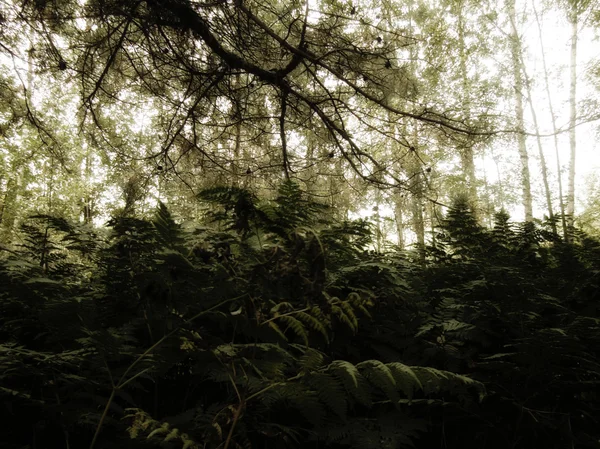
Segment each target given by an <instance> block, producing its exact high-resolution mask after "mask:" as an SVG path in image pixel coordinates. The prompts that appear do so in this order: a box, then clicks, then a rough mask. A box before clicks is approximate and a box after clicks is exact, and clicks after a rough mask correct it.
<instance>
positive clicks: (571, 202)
mask: <svg viewBox="0 0 600 449" xmlns="http://www.w3.org/2000/svg"><path fill="white" fill-rule="evenodd" d="M576 8H577V7H576V6H574V7H573V11H572V12H571V14H570V17H569V20H570V22H571V81H570V89H569V96H570V98H569V106H570V117H569V128H570V129H569V146H570V150H571V153H570V157H569V185H568V191H567V210H566V212H567V215H568V221H569V226H572V225H573V214H574V213H575V155H576V152H577V135H576V132H575V126H576V121H577V37H578V36H577V25H578V17H577V9H576Z"/></svg>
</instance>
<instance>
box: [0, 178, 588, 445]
mask: <svg viewBox="0 0 600 449" xmlns="http://www.w3.org/2000/svg"><path fill="white" fill-rule="evenodd" d="M200 198H201V199H202V201H204V203H203V204H205V205H206V208H207V212H208V213H207V221H206V222H205V223H202V224H200V225H198V226H192V227H190V226H182V225H179V224H178V223H177V222H176V219H175V218H174V217H173V216H172V215H171V213H170V212H169V210H168V208H167V207H166V206H165V205H164V204H159V206H158V207H157V210H156V213H155V216H154V218H153V219H151V220H142V219H138V218H134V217H132V216H130V215H121V216H119V217H115V218H114V219H113V220H112V221H111V222H110V227H111V231H110V232H109V233H107V234H102V233H98V234H96V235H93V234H91V233H90V232H89V230H88V229H86V228H80V227H78V226H75V225H72V224H70V223H68V222H67V221H65V220H61V219H56V218H53V217H48V216H36V217H32V218H31V221H30V222H28V223H27V224H26V225H25V226H24V227H23V241H24V242H25V243H24V244H23V246H21V247H16V249H15V250H14V251H13V250H6V251H4V252H3V257H2V259H1V260H0V282H1V285H2V286H3V287H2V290H1V292H0V307H1V315H0V324H1V327H0V329H1V331H0V338H1V339H0V385H1V389H0V395H1V396H2V400H3V403H4V404H5V405H4V406H3V408H2V412H1V416H0V417H1V418H2V420H3V422H4V423H6V424H7V426H6V427H5V429H6V430H5V431H4V433H3V437H2V438H3V440H4V441H6V447H9V448H13V447H14V448H20V447H23V446H27V445H29V446H32V445H34V444H37V443H35V442H36V441H45V442H52V444H53V445H67V444H68V445H70V446H71V447H84V446H90V445H91V446H94V447H114V446H115V445H117V446H118V447H164V446H167V447H179V448H195V447H206V448H210V447H214V448H217V447H223V448H233V447H243V448H246V447H248V448H249V447H266V446H269V447H323V446H326V447H332V448H338V447H361V448H381V447H389V448H402V447H415V446H416V447H461V448H462V447H484V446H485V447H492V448H496V447H497V448H505V447H507V446H511V447H515V448H521V447H522V448H525V447H534V446H537V445H539V444H544V445H545V446H547V447H563V446H564V445H565V444H572V445H573V446H574V447H597V439H598V433H597V429H598V423H597V417H598V397H597V393H596V390H597V385H598V382H599V381H600V368H599V367H600V363H599V357H598V356H599V354H598V348H599V347H600V346H599V343H600V341H599V339H598V335H600V333H599V330H600V322H599V320H598V318H597V316H598V314H597V305H596V303H597V302H595V301H594V299H596V296H595V295H596V286H597V280H598V277H597V272H598V262H599V261H600V251H599V249H600V245H598V244H597V243H596V242H594V241H593V240H590V239H589V238H588V237H586V236H584V235H580V236H579V237H578V240H576V241H575V242H573V243H569V244H566V243H562V242H559V241H555V240H551V239H549V238H553V237H552V236H550V237H549V238H546V237H545V236H546V234H544V233H543V232H540V231H538V229H537V228H536V227H535V226H533V225H531V224H527V225H525V226H513V225H511V224H510V223H509V221H508V217H507V216H506V215H505V214H498V216H497V224H496V227H495V228H494V229H493V230H491V231H488V230H486V229H485V228H483V227H481V226H480V225H479V224H478V222H477V220H476V219H475V218H474V217H473V215H472V212H471V210H470V209H469V208H468V207H467V206H465V204H464V203H460V202H458V203H457V206H456V207H455V208H454V209H452V210H451V211H450V212H449V213H448V215H447V217H446V219H445V220H444V221H443V223H442V226H441V228H440V238H439V239H437V244H436V245H433V246H432V247H431V248H430V249H429V251H428V254H427V259H426V261H427V263H426V265H425V266H423V265H421V264H418V265H415V264H413V263H411V262H410V258H407V257H406V256H404V255H401V254H394V253H387V254H379V253H373V252H369V251H368V250H367V248H368V246H367V245H368V244H369V238H370V234H369V227H368V226H366V224H365V223H362V222H357V223H335V222H333V220H332V219H331V218H330V215H329V211H328V209H327V208H326V207H325V206H323V205H320V204H315V203H313V202H311V201H310V200H309V199H308V198H307V197H305V196H304V194H303V193H302V192H301V191H300V190H299V189H298V188H297V186H294V185H292V184H285V185H284V186H283V187H282V188H281V190H280V191H279V193H278V195H277V196H276V197H275V198H274V199H272V200H260V199H258V198H256V197H253V196H252V195H250V194H249V193H248V192H245V191H243V190H241V189H229V188H220V189H211V190H210V191H207V192H203V193H201V194H200ZM92 235H93V237H91V236H92ZM440 442H441V443H440ZM49 444H50V443H49Z"/></svg>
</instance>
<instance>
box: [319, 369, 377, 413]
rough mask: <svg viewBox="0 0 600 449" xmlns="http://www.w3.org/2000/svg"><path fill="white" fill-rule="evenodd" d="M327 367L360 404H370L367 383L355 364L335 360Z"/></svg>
mask: <svg viewBox="0 0 600 449" xmlns="http://www.w3.org/2000/svg"><path fill="white" fill-rule="evenodd" d="M327 369H328V370H329V371H331V372H332V373H333V374H334V375H335V376H336V377H337V378H338V379H339V380H340V381H341V382H342V384H343V385H344V388H346V391H348V392H349V393H350V394H351V395H352V397H354V398H355V399H356V400H357V401H358V402H359V403H360V404H362V405H365V406H367V407H370V406H371V403H372V400H371V393H370V391H369V388H368V383H367V381H366V379H365V378H364V377H363V376H362V374H361V373H360V371H359V370H358V369H357V368H356V366H354V365H353V364H352V363H350V362H346V361H345V360H335V361H333V362H332V363H331V364H330V365H329V366H328V368H327Z"/></svg>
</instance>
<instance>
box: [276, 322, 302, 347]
mask: <svg viewBox="0 0 600 449" xmlns="http://www.w3.org/2000/svg"><path fill="white" fill-rule="evenodd" d="M277 319H278V320H280V321H283V322H284V323H285V324H287V326H288V329H292V330H293V331H294V333H295V334H296V335H297V336H298V337H300V338H301V339H302V341H303V342H304V344H305V345H306V346H308V334H307V332H306V329H305V327H304V324H302V322H301V321H299V320H298V319H296V318H294V317H293V316H291V315H281V316H279V317H277Z"/></svg>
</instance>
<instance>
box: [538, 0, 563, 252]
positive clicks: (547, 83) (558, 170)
mask: <svg viewBox="0 0 600 449" xmlns="http://www.w3.org/2000/svg"><path fill="white" fill-rule="evenodd" d="M535 2H536V0H533V1H532V2H531V3H532V6H533V12H534V14H535V21H536V23H537V29H538V38H539V40H540V49H541V56H542V66H543V68H544V84H545V88H546V96H547V97H548V108H549V111H550V116H551V118H552V132H553V133H554V153H555V158H556V176H557V179H558V201H559V207H560V215H561V224H562V228H563V237H564V239H565V241H568V240H569V233H568V231H567V221H566V219H565V202H564V196H563V183H562V168H561V166H560V151H559V147H558V127H557V126H556V114H555V113H554V105H553V104H552V95H551V93H550V81H549V78H548V66H547V65H546V52H545V51H544V40H543V37H542V26H541V23H540V17H539V15H538V12H537V9H536V7H535Z"/></svg>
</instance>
